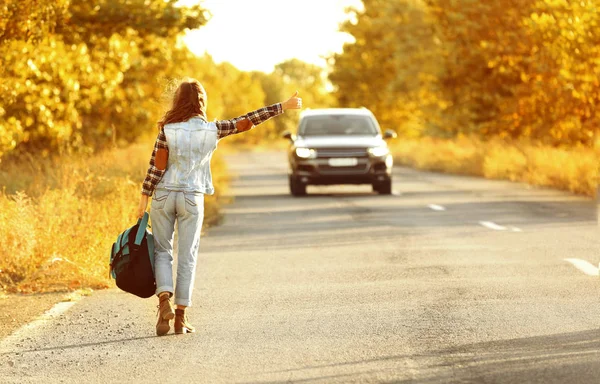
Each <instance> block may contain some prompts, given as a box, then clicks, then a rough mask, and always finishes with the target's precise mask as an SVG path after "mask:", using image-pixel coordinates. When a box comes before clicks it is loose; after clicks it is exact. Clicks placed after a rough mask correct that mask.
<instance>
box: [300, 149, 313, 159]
mask: <svg viewBox="0 0 600 384" xmlns="http://www.w3.org/2000/svg"><path fill="white" fill-rule="evenodd" d="M296 156H298V157H299V158H301V159H314V158H315V157H317V151H315V150H314V149H310V148H296Z"/></svg>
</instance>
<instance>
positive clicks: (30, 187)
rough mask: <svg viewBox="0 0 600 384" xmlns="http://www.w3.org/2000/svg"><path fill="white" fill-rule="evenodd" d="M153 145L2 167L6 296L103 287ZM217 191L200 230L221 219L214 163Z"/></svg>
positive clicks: (0, 283)
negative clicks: (117, 237) (20, 293)
mask: <svg viewBox="0 0 600 384" xmlns="http://www.w3.org/2000/svg"><path fill="white" fill-rule="evenodd" d="M152 145H153V141H152V140H146V141H144V142H143V143H138V144H134V145H131V146H129V147H125V148H121V149H113V150H107V151H104V152H102V153H100V154H98V155H93V156H84V155H79V156H74V157H70V158H69V159H68V161H60V160H59V159H54V160H44V161H39V160H37V159H35V158H22V159H21V161H19V162H18V163H12V164H10V165H5V166H4V167H3V168H2V170H0V185H2V186H3V188H4V191H3V192H0V233H1V234H2V236H0V249H2V257H1V258H0V287H1V288H2V289H3V290H6V291H9V292H48V291H65V290H73V289H79V288H92V289H98V288H106V287H109V286H111V285H112V284H113V283H112V282H111V280H110V279H109V278H108V268H107V264H108V256H109V254H110V246H111V245H112V243H113V242H114V241H115V239H116V236H118V234H119V233H120V232H121V231H123V230H124V229H125V228H127V227H129V226H131V225H133V224H134V223H135V220H136V219H135V209H136V207H137V203H138V197H139V194H140V189H141V180H143V178H144V176H145V171H146V169H147V165H148V157H149V154H150V152H151V151H152ZM213 171H214V175H213V176H214V179H215V180H214V181H215V188H216V190H217V194H216V195H214V196H207V199H206V201H205V209H206V219H205V226H204V228H206V227H207V226H211V225H214V224H216V223H217V222H218V220H219V207H220V205H221V204H222V203H223V201H224V198H223V197H222V194H223V192H224V191H225V188H226V184H227V174H226V172H225V167H224V164H223V161H222V160H221V159H220V158H219V157H216V158H214V159H213Z"/></svg>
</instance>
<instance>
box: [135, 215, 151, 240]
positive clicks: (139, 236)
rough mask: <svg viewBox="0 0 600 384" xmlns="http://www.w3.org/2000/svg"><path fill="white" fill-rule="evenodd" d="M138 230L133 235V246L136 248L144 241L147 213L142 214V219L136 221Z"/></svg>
mask: <svg viewBox="0 0 600 384" xmlns="http://www.w3.org/2000/svg"><path fill="white" fill-rule="evenodd" d="M137 223H138V230H137V234H136V235H135V241H134V244H135V245H137V246H140V245H142V240H143V239H144V235H145V234H146V228H147V227H148V212H144V217H142V218H141V219H138V222H137Z"/></svg>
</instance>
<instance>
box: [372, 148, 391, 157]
mask: <svg viewBox="0 0 600 384" xmlns="http://www.w3.org/2000/svg"><path fill="white" fill-rule="evenodd" d="M369 153H370V154H371V155H372V156H375V157H382V156H385V155H387V154H388V153H390V150H389V148H388V147H373V148H369Z"/></svg>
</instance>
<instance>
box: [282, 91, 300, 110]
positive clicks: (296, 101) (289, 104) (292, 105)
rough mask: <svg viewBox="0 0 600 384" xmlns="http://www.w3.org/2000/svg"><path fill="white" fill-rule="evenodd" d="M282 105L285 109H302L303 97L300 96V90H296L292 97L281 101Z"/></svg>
mask: <svg viewBox="0 0 600 384" xmlns="http://www.w3.org/2000/svg"><path fill="white" fill-rule="evenodd" d="M281 107H282V108H283V110H284V111H285V110H286V109H300V108H302V99H301V98H299V97H298V91H296V92H295V93H294V94H293V95H292V97H290V98H289V99H287V100H286V101H284V102H282V103H281Z"/></svg>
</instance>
